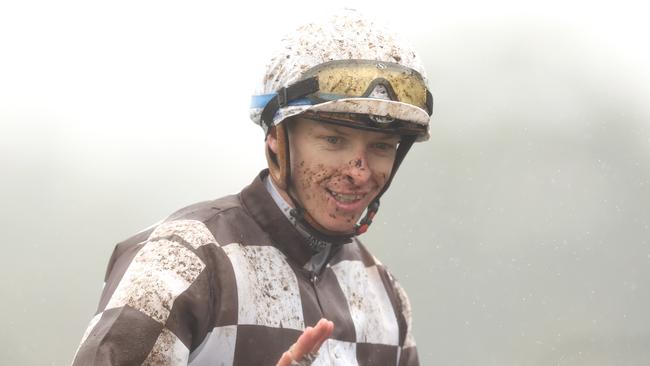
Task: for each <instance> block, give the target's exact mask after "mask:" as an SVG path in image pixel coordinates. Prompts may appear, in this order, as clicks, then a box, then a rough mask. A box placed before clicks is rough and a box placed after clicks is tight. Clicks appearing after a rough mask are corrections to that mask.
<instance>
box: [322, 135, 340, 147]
mask: <svg viewBox="0 0 650 366" xmlns="http://www.w3.org/2000/svg"><path fill="white" fill-rule="evenodd" d="M325 140H326V141H327V142H328V143H330V144H332V145H336V144H338V143H339V142H340V141H341V138H340V137H338V136H326V137H325Z"/></svg>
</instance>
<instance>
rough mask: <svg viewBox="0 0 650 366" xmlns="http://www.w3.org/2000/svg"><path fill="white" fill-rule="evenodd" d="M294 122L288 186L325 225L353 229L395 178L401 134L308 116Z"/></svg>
mask: <svg viewBox="0 0 650 366" xmlns="http://www.w3.org/2000/svg"><path fill="white" fill-rule="evenodd" d="M290 123H292V125H290V126H289V146H290V157H291V186H290V187H289V189H290V190H291V191H292V193H293V196H294V197H297V198H298V200H300V202H301V203H302V205H303V207H304V208H305V210H307V212H308V213H309V214H310V215H311V216H312V217H313V218H314V219H315V220H316V221H317V222H318V223H319V224H320V225H321V226H323V227H324V228H325V229H327V230H329V231H332V232H338V233H349V232H351V231H352V230H353V229H354V225H355V223H356V222H357V221H358V220H359V219H360V217H361V215H362V214H363V211H364V210H365V209H366V207H368V205H369V204H370V202H372V200H373V199H374V198H375V197H376V196H377V194H378V193H379V191H381V189H382V188H383V187H384V185H385V184H386V181H387V180H388V178H389V177H390V173H391V169H392V167H393V162H394V160H395V151H396V147H397V144H398V142H399V137H398V136H395V135H390V134H385V133H379V132H370V131H364V130H359V129H354V128H349V127H342V126H338V125H333V124H327V123H321V122H316V121H313V120H309V119H305V118H298V119H296V120H294V121H292V122H290Z"/></svg>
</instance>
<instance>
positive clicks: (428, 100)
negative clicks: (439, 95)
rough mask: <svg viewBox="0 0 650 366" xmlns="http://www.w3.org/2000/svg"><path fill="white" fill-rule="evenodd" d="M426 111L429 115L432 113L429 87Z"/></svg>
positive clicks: (431, 97) (431, 98)
mask: <svg viewBox="0 0 650 366" xmlns="http://www.w3.org/2000/svg"><path fill="white" fill-rule="evenodd" d="M426 103H427V113H428V114H429V116H430V115H432V114H433V95H431V92H430V91H429V89H427V102H426Z"/></svg>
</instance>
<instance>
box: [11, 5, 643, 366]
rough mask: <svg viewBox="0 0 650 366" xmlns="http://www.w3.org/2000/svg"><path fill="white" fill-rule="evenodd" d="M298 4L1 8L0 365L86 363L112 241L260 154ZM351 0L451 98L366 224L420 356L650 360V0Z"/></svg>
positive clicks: (245, 177) (210, 191) (238, 177)
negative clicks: (253, 110)
mask: <svg viewBox="0 0 650 366" xmlns="http://www.w3.org/2000/svg"><path fill="white" fill-rule="evenodd" d="M343 3H344V2H342V1H334V2H332V4H333V5H340V4H343ZM300 4H302V3H299V2H295V3H294V2H286V3H284V2H283V6H282V7H278V6H276V5H277V3H276V4H275V5H273V4H267V5H258V4H255V5H252V4H250V3H241V4H233V5H232V7H227V8H223V7H219V6H217V5H216V4H211V3H208V2H192V3H187V4H183V5H182V6H181V5H180V3H179V4H175V3H172V2H112V3H110V4H101V3H89V2H82V1H77V2H75V1H65V2H56V3H52V4H50V3H48V2H29V1H27V2H20V3H18V2H15V3H14V4H6V3H4V4H2V5H0V174H1V175H0V202H2V205H1V206H0V207H1V208H0V225H1V231H0V232H1V233H2V255H0V294H2V301H0V324H2V328H3V329H2V331H0V360H2V361H1V362H2V364H6V365H18V364H20V365H67V364H69V363H70V362H71V360H72V356H73V354H74V352H75V350H76V347H77V345H78V342H79V340H80V339H81V336H82V334H83V332H84V330H85V328H86V325H87V323H88V322H89V320H90V319H91V318H92V316H93V314H94V311H95V308H96V305H97V302H98V297H99V293H100V291H101V287H102V283H103V275H104V270H105V266H106V264H107V261H108V259H109V257H110V254H111V252H112V250H113V246H114V244H115V243H117V242H118V241H120V240H122V239H124V238H126V237H128V236H130V235H131V234H133V233H135V232H137V231H139V230H141V229H143V228H145V227H147V226H149V225H150V224H152V223H154V222H156V221H158V220H160V219H162V218H164V217H165V216H166V215H168V214H169V213H171V212H173V211H174V210H176V209H178V208H180V207H183V206H185V205H187V204H190V203H193V202H196V201H200V200H207V199H213V198H217V197H220V196H222V195H225V194H230V193H235V192H238V191H239V190H240V189H241V187H243V186H244V185H246V184H248V183H249V182H250V181H251V180H252V179H253V177H254V176H255V174H256V173H257V172H258V171H259V170H260V169H262V168H263V167H264V158H263V149H262V139H263V135H262V132H261V129H259V127H257V126H255V125H253V124H252V123H251V122H250V121H249V120H248V117H247V113H248V110H247V105H248V101H249V99H248V97H249V95H250V92H251V90H252V89H253V88H254V82H255V80H257V78H258V77H259V75H260V72H262V71H261V65H263V63H264V61H265V59H266V58H267V57H268V55H269V52H270V49H271V48H270V45H271V44H272V42H273V41H274V40H276V39H277V38H278V37H279V35H280V34H282V33H284V32H286V30H288V29H291V28H292V24H293V23H292V22H294V23H297V22H299V21H300V18H301V17H303V15H304V14H307V13H309V11H308V10H306V9H302V8H301V7H302V6H301V5H300ZM303 5H304V4H303ZM357 7H358V8H360V9H370V10H367V11H368V12H371V13H373V14H375V15H376V16H378V17H379V18H381V19H384V20H386V21H389V22H391V23H392V24H393V26H397V27H399V28H401V30H402V32H403V34H404V36H405V37H407V38H410V39H411V40H412V43H413V44H414V46H415V48H416V49H417V50H418V51H419V53H420V54H421V56H422V58H423V59H424V61H425V63H426V66H427V70H428V73H429V74H428V76H429V79H430V86H431V88H432V91H433V95H434V100H435V104H434V109H435V115H434V119H433V121H432V127H431V140H430V141H429V142H427V143H424V144H418V145H416V146H415V147H414V149H413V150H412V152H411V153H410V154H409V156H408V157H407V159H406V161H405V163H404V164H403V166H402V168H401V169H400V172H399V174H398V176H397V178H396V180H395V182H394V183H393V186H392V188H391V190H390V191H389V192H388V193H387V195H386V196H385V198H384V199H383V201H382V208H381V210H380V212H379V215H378V217H377V219H376V224H375V225H373V227H372V229H371V230H370V232H369V233H368V234H366V235H364V236H363V237H362V239H363V240H364V242H365V243H366V244H367V245H368V246H369V247H370V248H371V250H373V252H374V254H375V255H376V256H377V257H379V258H380V259H381V260H382V261H383V262H384V263H385V264H387V265H388V266H389V267H390V268H391V270H392V271H393V272H394V274H395V275H396V277H398V278H399V279H400V281H401V282H402V284H403V286H404V287H405V288H406V289H407V291H408V293H409V295H410V298H411V302H412V305H413V308H414V329H415V335H416V341H417V343H418V348H419V351H420V358H421V362H422V364H423V365H434V364H444V365H476V364H481V365H648V364H650V315H649V314H648V309H649V308H650V289H649V284H648V279H649V278H650V239H649V237H650V235H649V234H650V227H649V225H650V213H649V207H650V120H649V118H648V117H650V109H649V108H648V91H649V90H648V89H649V88H648V86H649V85H650V84H649V83H648V81H649V80H650V67H649V66H648V62H650V57H649V55H650V53H649V47H648V45H647V40H645V34H646V32H647V31H648V26H647V25H645V24H644V22H645V19H644V14H647V12H644V10H645V9H643V8H642V7H641V6H638V5H634V3H631V2H623V3H621V2H618V3H616V5H614V3H607V2H586V1H581V2H568V3H561V2H550V3H549V2H547V3H544V4H535V3H532V2H530V3H525V2H511V1H500V2H493V3H490V4H489V5H488V4H482V3H480V2H478V1H465V2H457V3H454V4H447V3H445V4H443V3H431V4H429V5H427V6H426V7H425V8H421V6H420V5H416V4H415V3H413V4H411V5H408V4H407V5H399V6H398V4H396V3H395V2H392V3H388V2H386V3H383V2H367V3H360V4H359V6H357ZM279 17H288V18H289V20H288V21H286V22H284V23H279V22H278V20H277V19H278V18H279Z"/></svg>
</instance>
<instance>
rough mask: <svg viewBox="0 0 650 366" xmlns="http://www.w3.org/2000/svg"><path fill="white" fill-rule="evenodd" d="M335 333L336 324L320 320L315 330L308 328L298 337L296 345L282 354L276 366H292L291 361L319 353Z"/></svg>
mask: <svg viewBox="0 0 650 366" xmlns="http://www.w3.org/2000/svg"><path fill="white" fill-rule="evenodd" d="M333 331H334V323H332V322H331V321H329V320H327V319H321V320H319V321H318V324H316V326H315V327H313V328H312V327H307V329H305V331H304V332H303V333H302V334H301V335H300V337H298V340H297V341H296V343H294V344H293V346H291V347H290V348H289V350H288V351H286V352H285V353H283V354H282V357H280V361H278V364H277V365H276V366H289V365H291V361H293V360H295V361H299V360H300V359H301V358H302V357H303V356H304V355H305V354H307V353H309V352H318V350H319V349H320V346H321V345H322V344H323V342H325V340H326V339H327V338H329V337H331V336H332V332H333Z"/></svg>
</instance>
